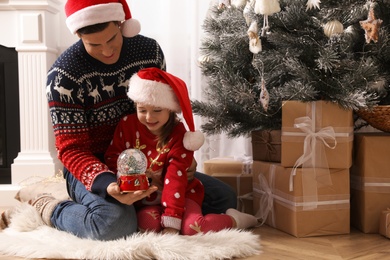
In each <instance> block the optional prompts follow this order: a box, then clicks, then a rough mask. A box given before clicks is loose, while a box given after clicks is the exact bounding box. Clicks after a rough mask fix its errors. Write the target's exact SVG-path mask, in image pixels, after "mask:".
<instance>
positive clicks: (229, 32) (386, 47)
mask: <svg viewBox="0 0 390 260" xmlns="http://www.w3.org/2000/svg"><path fill="white" fill-rule="evenodd" d="M209 11H210V14H209V15H208V17H207V18H206V19H205V21H204V24H203V29H204V30H205V32H206V36H205V38H204V39H203V41H202V46H201V52H202V56H201V57H200V58H199V64H200V66H201V71H202V74H203V75H204V76H206V79H207V84H208V85H207V89H206V91H205V95H206V97H207V100H205V101H203V102H201V101H197V100H193V111H194V113H195V114H197V115H200V116H201V117H204V118H205V119H206V121H207V122H206V123H204V124H203V125H202V129H203V131H204V132H206V133H207V134H219V133H222V132H224V133H227V134H228V136H230V137H237V136H242V135H246V134H249V133H250V132H251V131H254V130H272V129H280V128H281V108H282V101H286V100H299V101H302V102H311V101H317V100H325V101H329V102H334V103H336V104H338V105H339V106H340V107H342V108H345V109H352V110H354V111H358V110H360V109H367V108H368V109H370V108H372V107H374V106H376V105H386V104H390V94H389V92H390V90H389V82H390V75H389V72H390V38H389V20H390V0H383V1H379V0H378V1H373V0H372V1H364V0H363V1H362V0H343V1H340V0H322V1H319V0H280V1H277V0H271V1H270V0H251V1H242V0H241V1H240V0H238V1H237V0H235V1H234V0H232V2H231V3H230V2H229V1H219V4H216V5H215V6H212V7H210V10H209Z"/></svg>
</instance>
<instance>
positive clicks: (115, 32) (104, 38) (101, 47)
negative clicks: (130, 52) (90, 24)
mask: <svg viewBox="0 0 390 260" xmlns="http://www.w3.org/2000/svg"><path fill="white" fill-rule="evenodd" d="M80 38H81V40H82V41H83V44H84V46H85V49H86V50H87V52H88V54H89V55H91V56H92V57H93V58H95V59H97V60H98V61H100V62H103V63H104V64H108V65H109V64H114V63H116V62H117V61H118V60H119V56H120V54H121V49H122V44H123V38H122V33H121V31H120V28H119V26H118V24H117V23H114V22H111V23H110V24H109V26H108V27H107V28H106V29H104V30H103V31H101V32H97V33H91V34H82V35H80Z"/></svg>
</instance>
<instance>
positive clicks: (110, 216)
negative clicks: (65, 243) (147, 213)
mask: <svg viewBox="0 0 390 260" xmlns="http://www.w3.org/2000/svg"><path fill="white" fill-rule="evenodd" d="M64 178H65V180H66V184H67V189H68V194H69V196H70V197H71V198H72V200H69V201H64V202H61V203H60V204H59V205H58V206H57V207H56V208H55V209H54V212H53V214H52V216H51V223H52V224H53V225H54V226H55V227H56V228H57V229H59V230H63V231H66V232H69V233H72V234H74V235H76V236H78V237H81V238H90V239H95V240H113V239H117V238H122V237H125V236H128V235H131V234H133V233H134V232H136V231H137V226H138V225H137V215H136V212H135V209H134V206H128V205H125V204H122V203H120V202H118V201H117V200H115V199H113V198H111V197H109V198H107V199H104V198H102V197H100V196H97V195H96V194H93V193H91V192H89V191H87V189H86V188H85V186H84V185H83V184H82V183H81V182H80V181H78V180H77V179H76V178H75V177H74V176H73V175H72V174H71V173H70V172H69V171H68V170H67V169H65V168H64Z"/></svg>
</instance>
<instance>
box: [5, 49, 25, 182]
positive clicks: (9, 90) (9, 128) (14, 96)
mask: <svg viewBox="0 0 390 260" xmlns="http://www.w3.org/2000/svg"><path fill="white" fill-rule="evenodd" d="M19 125H20V124H19V85H18V54H17V52H16V50H15V48H7V47H4V46H0V184H9V183H11V164H12V163H13V160H14V158H16V156H17V154H18V152H19V151H20V126H19Z"/></svg>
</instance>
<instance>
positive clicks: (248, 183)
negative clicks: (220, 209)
mask: <svg viewBox="0 0 390 260" xmlns="http://www.w3.org/2000/svg"><path fill="white" fill-rule="evenodd" d="M213 177H215V178H217V179H218V180H221V181H223V182H224V183H226V184H228V185H229V186H230V187H232V189H233V190H234V191H235V193H236V194H237V210H239V211H241V212H245V213H248V214H253V197H252V193H253V187H252V180H253V177H252V174H223V173H216V174H213Z"/></svg>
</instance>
